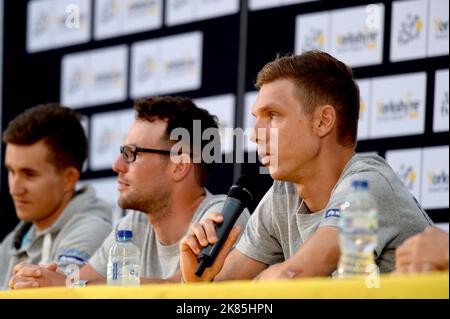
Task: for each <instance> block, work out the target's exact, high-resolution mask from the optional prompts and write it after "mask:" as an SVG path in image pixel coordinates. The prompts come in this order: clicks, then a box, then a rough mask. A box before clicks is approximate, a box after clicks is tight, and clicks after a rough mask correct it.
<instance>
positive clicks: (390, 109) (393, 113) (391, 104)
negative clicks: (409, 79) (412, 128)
mask: <svg viewBox="0 0 450 319" xmlns="http://www.w3.org/2000/svg"><path fill="white" fill-rule="evenodd" d="M419 111H420V101H419V100H416V99H414V98H412V94H411V93H410V92H408V93H406V95H405V97H404V98H403V99H401V100H397V101H395V100H390V101H386V102H385V101H377V103H376V114H377V120H378V121H400V120H404V119H411V120H418V118H419V116H418V115H419Z"/></svg>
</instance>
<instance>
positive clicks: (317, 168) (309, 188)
mask: <svg viewBox="0 0 450 319" xmlns="http://www.w3.org/2000/svg"><path fill="white" fill-rule="evenodd" d="M335 154H341V155H340V156H334V157H333V156H331V154H322V155H321V156H319V158H318V160H317V161H316V162H315V165H314V167H312V168H311V171H312V172H314V173H313V174H309V175H307V176H303V177H301V178H299V181H298V182H297V183H296V185H297V192H298V194H299V195H300V197H301V198H302V199H303V200H304V201H305V203H306V205H307V206H308V208H309V210H310V211H311V212H318V211H321V210H322V209H324V208H325V207H326V205H327V203H328V201H329V200H330V196H331V191H332V190H333V188H334V187H335V185H336V183H337V181H338V180H339V177H340V176H341V174H342V171H343V170H344V168H345V166H346V165H347V163H348V162H349V161H350V159H351V158H352V156H353V155H354V150H353V149H349V148H345V149H343V150H342V149H340V150H339V152H335ZM330 158H332V160H330Z"/></svg>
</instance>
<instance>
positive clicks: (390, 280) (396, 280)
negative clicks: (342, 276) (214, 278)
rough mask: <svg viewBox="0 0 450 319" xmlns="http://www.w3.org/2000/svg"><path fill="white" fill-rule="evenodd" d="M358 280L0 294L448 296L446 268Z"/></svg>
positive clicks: (7, 295) (6, 295)
mask: <svg viewBox="0 0 450 319" xmlns="http://www.w3.org/2000/svg"><path fill="white" fill-rule="evenodd" d="M367 284H369V285H372V284H373V282H367V281H366V280H364V279H363V278H361V279H347V280H336V279H330V278H305V279H298V280H289V281H272V282H253V281H227V282H217V283H195V284H193V283H191V284H151V285H141V286H139V287H110V286H106V285H104V286H87V287H84V288H65V287H58V288H56V287H55V288H41V289H24V290H15V291H0V299H349V298H351V299H448V298H449V273H448V271H447V272H438V273H429V274H419V275H401V276H399V275H382V276H381V278H380V281H379V288H368V287H367Z"/></svg>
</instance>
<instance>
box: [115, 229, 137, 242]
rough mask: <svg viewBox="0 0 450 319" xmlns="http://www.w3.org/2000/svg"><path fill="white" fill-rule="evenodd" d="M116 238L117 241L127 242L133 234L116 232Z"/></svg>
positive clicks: (121, 231) (123, 231)
mask: <svg viewBox="0 0 450 319" xmlns="http://www.w3.org/2000/svg"><path fill="white" fill-rule="evenodd" d="M116 238H117V240H119V241H123V240H129V239H131V238H133V232H132V231H131V230H118V231H117V234H116Z"/></svg>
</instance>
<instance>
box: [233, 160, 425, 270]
mask: <svg viewBox="0 0 450 319" xmlns="http://www.w3.org/2000/svg"><path fill="white" fill-rule="evenodd" d="M355 179H364V180H367V181H368V182H369V193H370V194H371V195H372V196H374V199H375V201H376V203H377V204H378V214H379V229H378V245H377V247H376V252H375V253H376V263H377V264H378V266H379V267H380V271H381V272H390V271H393V270H394V268H395V249H396V248H397V247H398V246H399V245H400V244H402V243H403V241H404V240H405V239H407V238H408V237H411V236H413V235H415V234H417V233H419V232H421V231H423V230H424V229H425V228H426V227H427V226H428V225H430V224H432V221H431V220H430V219H429V217H428V215H427V214H426V213H425V211H424V210H423V209H422V208H421V206H420V205H419V204H418V203H417V201H416V200H415V198H414V197H413V196H412V195H411V194H410V193H409V192H408V190H407V189H406V188H405V187H404V186H403V184H402V182H401V181H400V179H399V178H398V177H397V175H396V174H395V172H394V171H393V170H392V169H391V168H390V167H389V165H388V164H387V163H386V162H385V160H384V159H383V158H381V157H379V156H376V155H354V156H353V157H352V159H351V160H350V161H349V162H348V163H347V165H346V166H345V168H344V170H343V172H342V174H341V176H340V178H339V180H338V182H337V183H336V185H335V187H334V188H333V190H332V192H331V196H330V199H329V201H328V204H327V205H326V207H325V209H323V210H321V211H319V212H311V211H310V210H309V209H308V207H307V206H306V203H305V202H303V200H302V199H301V198H300V197H299V194H298V192H297V189H296V186H295V185H294V184H292V183H288V182H282V181H275V182H274V183H273V185H272V187H271V188H270V189H269V191H268V192H267V193H266V194H265V196H264V197H263V199H262V200H261V202H260V203H259V205H258V207H257V208H256V210H255V212H254V213H253V214H252V217H251V218H250V221H249V223H248V225H247V228H246V230H245V232H244V234H243V235H242V237H241V239H240V241H239V243H238V244H237V246H236V247H237V249H239V251H241V252H242V253H243V254H245V255H246V256H248V257H251V258H253V259H255V260H258V261H260V262H263V263H265V264H268V265H272V264H275V263H279V262H282V261H284V260H287V259H288V258H290V257H291V256H292V255H294V254H295V253H296V252H297V250H298V249H299V248H301V246H302V245H303V244H304V243H305V242H306V241H307V240H308V238H309V237H311V235H312V234H314V232H316V231H317V229H318V228H320V227H338V220H339V218H338V217H337V216H336V215H335V214H326V212H327V211H329V210H335V209H339V207H340V205H341V203H342V202H343V199H344V197H345V195H346V194H348V192H349V191H350V185H351V181H352V180H355Z"/></svg>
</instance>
